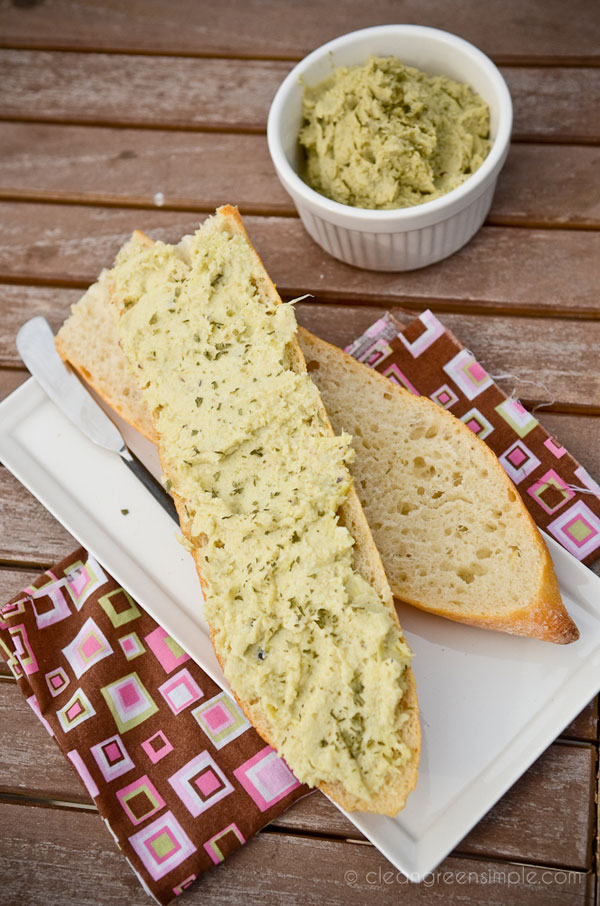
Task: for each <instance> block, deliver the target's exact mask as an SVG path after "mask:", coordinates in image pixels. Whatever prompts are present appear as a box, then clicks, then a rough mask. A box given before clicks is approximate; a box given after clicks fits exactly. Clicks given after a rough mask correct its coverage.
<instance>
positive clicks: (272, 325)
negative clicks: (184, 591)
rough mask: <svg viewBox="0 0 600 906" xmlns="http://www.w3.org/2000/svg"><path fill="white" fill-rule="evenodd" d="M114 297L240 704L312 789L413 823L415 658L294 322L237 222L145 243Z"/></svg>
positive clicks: (125, 258) (227, 212) (226, 211)
mask: <svg viewBox="0 0 600 906" xmlns="http://www.w3.org/2000/svg"><path fill="white" fill-rule="evenodd" d="M102 285H103V286H104V287H107V288H108V291H109V293H110V295H111V298H112V300H113V303H114V304H115V306H116V308H117V310H118V313H119V315H120V320H119V323H118V335H119V340H120V344H121V347H122V349H123V351H124V353H125V357H126V359H127V361H128V364H129V367H130V370H131V372H132V373H133V374H134V375H135V377H136V378H137V383H138V387H139V389H140V390H141V393H142V398H143V400H144V402H145V404H146V406H147V407H148V410H149V411H150V414H151V418H152V429H153V434H154V437H155V439H156V442H157V445H158V449H159V454H160V458H161V463H162V468H163V472H164V475H165V479H166V482H167V484H168V487H169V489H170V491H171V493H172V494H173V497H174V499H175V502H176V506H177V509H178V513H179V517H180V524H181V528H182V532H183V534H184V536H185V538H186V540H187V544H188V546H189V549H190V550H191V553H192V555H193V556H194V559H195V562H196V566H197V569H198V574H199V576H200V580H201V582H202V587H203V590H204V613H205V616H206V619H207V622H208V624H209V627H210V632H211V638H212V641H213V645H214V647H215V651H216V653H217V657H218V658H219V662H220V663H221V665H222V667H223V671H224V673H225V676H226V677H227V679H228V681H229V683H230V685H231V688H232V691H233V693H234V695H235V696H236V698H237V700H238V701H239V703H240V706H241V707H242V709H243V710H244V711H245V713H246V714H247V716H248V717H249V719H250V720H251V721H252V723H253V724H254V726H255V727H256V728H257V730H258V732H259V733H260V734H261V735H262V736H263V737H264V739H265V740H267V741H268V742H269V743H270V744H271V745H273V746H274V748H275V749H276V750H277V751H278V752H279V753H280V754H281V755H283V756H284V758H285V759H286V760H287V762H288V764H289V765H290V767H291V768H292V770H293V771H294V773H295V774H296V776H297V777H298V779H299V780H301V781H304V782H306V783H308V784H310V785H313V786H318V787H320V789H322V790H323V791H324V792H326V793H327V794H328V795H330V796H331V797H332V798H333V799H334V800H335V801H336V802H338V803H339V804H340V805H342V806H343V807H344V808H346V809H351V810H353V809H361V810H365V811H373V812H378V813H384V814H390V815H394V814H396V813H397V812H398V810H399V809H400V808H402V807H403V805H404V803H405V801H406V797H407V795H408V794H409V792H410V791H411V789H412V788H413V787H414V785H415V782H416V776H417V763H418V756H419V747H420V730H419V722H418V708H417V700H416V693H415V682H414V676H413V673H412V669H411V666H410V661H411V654H410V650H409V648H408V645H407V643H406V641H405V639H404V637H403V635H402V631H401V628H400V624H399V622H398V618H397V615H396V611H395V608H394V605H393V599H392V594H391V591H390V588H389V585H388V583H387V579H386V576H385V573H384V570H383V566H382V564H381V560H380V557H379V554H378V553H377V549H376V547H375V545H374V543H373V540H372V537H371V534H370V531H369V528H368V524H367V521H366V519H365V517H364V514H363V511H362V508H361V506H360V503H359V501H358V498H357V496H356V493H355V491H354V489H353V486H352V481H351V478H350V475H349V473H348V470H347V468H346V462H347V461H349V460H350V459H351V456H352V450H351V448H350V446H349V443H350V438H349V436H348V435H347V434H342V435H339V436H336V435H335V434H334V433H333V430H332V428H331V425H330V423H329V421H328V418H327V414H326V411H325V409H324V407H323V403H322V401H321V399H320V396H319V392H318V390H317V388H316V386H315V384H314V383H313V382H312V380H311V379H310V376H309V375H308V374H307V372H306V366H305V362H304V358H303V356H302V352H301V350H300V348H299V346H298V343H297V340H296V323H295V317H294V312H293V307H292V306H290V305H284V304H283V303H282V302H281V300H280V298H279V296H278V294H277V292H276V290H275V288H274V286H273V284H272V283H271V281H270V280H269V278H268V276H267V274H266V272H265V270H264V268H263V266H262V264H261V262H260V259H259V258H258V256H257V254H256V252H255V251H254V249H253V248H252V246H251V244H250V242H249V240H248V238H247V236H246V233H245V230H244V228H243V226H242V223H241V220H240V218H239V215H238V213H237V211H236V210H235V209H232V208H229V207H227V208H221V209H220V210H219V211H218V212H217V215H216V216H215V217H213V218H209V219H208V220H207V221H205V223H204V224H203V225H202V227H201V228H200V229H199V230H198V231H197V233H196V234H195V235H194V236H190V237H186V239H185V240H183V241H182V243H180V244H179V246H177V247H175V246H168V245H165V244H164V243H156V244H152V243H149V242H148V241H147V240H146V239H145V237H143V236H141V235H139V234H138V235H137V236H134V237H133V239H132V240H131V241H130V242H129V243H128V244H127V245H126V246H125V247H124V248H123V249H122V250H121V252H120V253H119V256H118V258H117V261H116V264H115V266H114V268H113V269H112V270H111V271H110V272H108V273H107V274H106V275H105V276H104V277H103V278H102ZM88 300H89V296H88ZM64 338H65V334H64V333H63V335H62V338H61V339H59V348H61V347H62V348H63V351H64V345H63V344H64Z"/></svg>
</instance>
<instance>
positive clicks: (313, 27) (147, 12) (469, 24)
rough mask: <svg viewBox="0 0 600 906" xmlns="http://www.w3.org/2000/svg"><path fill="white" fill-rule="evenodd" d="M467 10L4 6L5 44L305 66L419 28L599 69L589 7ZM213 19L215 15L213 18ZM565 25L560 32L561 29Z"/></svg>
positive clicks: (312, 4)
mask: <svg viewBox="0 0 600 906" xmlns="http://www.w3.org/2000/svg"><path fill="white" fill-rule="evenodd" d="M566 12H567V11H566V10H565V6H564V4H563V3H562V2H561V0H544V2H543V3H539V2H538V3H532V2H528V3H523V2H522V0H502V3H498V2H494V3H493V4H491V8H490V7H488V9H486V10H485V13H484V12H483V10H482V6H481V3H478V2H477V0H462V2H461V3H460V5H457V4H448V3H446V2H444V0H428V2H422V0H402V2H401V3H398V2H396V0H373V2H371V3H369V4H368V5H365V4H364V3H363V2H361V0H344V2H341V3H327V4H323V3H320V2H318V0H308V2H306V3H303V4H298V3H296V2H294V0H230V2H228V3H227V4H222V5H221V6H219V5H214V4H212V3H211V4H210V5H207V4H206V3H205V2H200V3H198V2H195V0H179V2H178V3H177V4H173V5H172V6H171V7H170V8H169V10H168V12H167V11H166V10H165V5H164V3H162V2H161V0H130V2H128V3H127V6H121V5H120V4H118V3H116V2H111V0H102V2H90V0H55V2H53V3H52V4H51V5H49V4H45V3H40V2H35V0H16V2H12V3H11V2H9V0H3V2H2V4H1V5H0V37H1V42H2V45H5V46H9V47H68V48H77V49H86V50H110V51H115V50H126V51H133V52H136V53H168V54H186V55H190V56H196V55H198V56H200V55H203V54H204V55H215V54H216V55H224V56H236V57H252V58H257V57H280V58H286V59H293V60H295V59H299V58H300V57H302V56H304V54H306V53H308V52H309V51H310V50H313V49H314V48H315V47H317V46H318V45H319V44H323V43H324V42H325V41H329V40H330V39H331V38H334V37H336V36H337V35H340V34H344V33H346V32H349V31H353V30H354V29H357V28H365V27H367V26H370V25H386V24H388V23H390V22H406V23H418V24H419V25H429V26H432V27H434V28H442V29H446V30H448V31H451V32H454V33H456V34H459V35H461V36H462V37H463V38H466V40H467V41H472V42H473V43H474V44H476V45H477V46H479V47H480V48H481V49H482V50H483V51H484V52H485V53H487V54H489V55H491V56H492V57H493V58H494V59H495V60H496V61H508V62H513V61H520V60H522V61H524V62H527V63H529V62H531V61H532V60H534V61H536V62H540V63H556V62H557V61H561V60H566V61H569V62H571V63H586V62H593V63H596V62H598V60H599V59H600V23H599V22H598V18H597V16H596V17H595V16H594V15H593V13H594V4H593V3H590V2H589V0H573V2H571V3H569V6H568V14H566ZM208 13H210V15H208ZM557 23H560V26H558V25H557Z"/></svg>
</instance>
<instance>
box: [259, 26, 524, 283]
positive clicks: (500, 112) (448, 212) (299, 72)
mask: <svg viewBox="0 0 600 906" xmlns="http://www.w3.org/2000/svg"><path fill="white" fill-rule="evenodd" d="M371 54H376V55H381V56H391V55H393V56H396V57H399V58H400V59H401V60H402V61H403V62H404V63H408V64H409V65H411V66H416V67H418V68H419V69H422V70H424V71H425V72H428V73H431V74H432V75H434V74H435V75H447V76H449V77H450V78H452V79H455V80H456V81H458V82H466V83H467V84H469V85H471V87H472V88H474V89H475V91H477V92H478V93H479V94H480V95H481V97H482V98H483V99H484V100H485V101H487V103H488V105H489V108H490V115H491V136H492V139H493V145H492V148H491V150H490V153H489V154H488V156H487V157H486V159H485V161H484V162H483V164H482V165H481V167H480V168H479V169H478V170H477V171H476V172H475V173H474V174H473V175H472V176H470V177H469V178H468V179H467V180H466V181H465V182H464V183H463V184H462V185H461V186H459V187H458V188H457V189H453V190H452V191H451V192H448V194H447V195H443V196H442V197H441V198H436V199H435V200H434V201H427V202H425V203H424V204H421V205H417V206H415V207H411V208H398V209H396V210H390V211H376V210H368V209H365V208H355V207H351V206H350V205H344V204H340V203H339V202H337V201H331V200H330V199H329V198H326V197H325V196H324V195H321V194H320V193H319V192H316V191H315V190H314V189H311V188H310V186H308V185H307V184H306V183H305V182H304V180H302V179H301V178H300V176H299V175H298V170H299V162H300V148H299V145H298V133H299V132H300V126H301V122H302V93H303V84H302V83H304V84H316V83H318V82H320V81H321V80H323V79H325V78H326V77H327V76H328V75H329V74H330V73H331V71H332V69H333V68H335V67H336V66H352V65H354V64H357V63H363V62H365V61H366V59H367V58H368V57H369V56H370V55H371ZM511 128H512V103H511V99H510V94H509V91H508V88H507V86H506V82H505V81H504V79H503V78H502V76H501V75H500V72H499V71H498V69H497V68H496V66H494V64H493V63H492V61H491V60H490V59H489V58H488V57H486V56H485V54H483V53H482V52H481V51H480V50H478V49H477V48H476V47H473V45H472V44H469V43H468V42H467V41H463V39H462V38H458V37H456V35H451V34H449V33H448V32H445V31H440V30H439V29H437V28H425V27H423V26H420V25H381V26H376V27H374V28H364V29H361V30H360V31H355V32H351V33H350V34H348V35H343V36H342V37H340V38H335V39H334V40H333V41H329V42H328V43H327V44H324V45H323V46H322V47H319V48H318V49H317V50H315V51H313V52H312V53H311V54H309V55H308V56H307V57H305V58H304V59H303V60H302V61H301V62H300V63H298V65H297V66H295V67H294V68H293V69H292V71H291V72H290V74H289V75H288V76H287V77H286V79H285V80H284V81H283V82H282V84H281V86H280V87H279V90H278V91H277V94H276V95H275V98H274V99H273V103H272V105H271V109H270V111H269V120H268V125H267V139H268V143H269V152H270V154H271V158H272V160H273V164H274V165H275V170H276V171H277V175H278V176H279V179H280V180H281V183H282V184H283V187H284V188H285V189H286V190H287V192H289V194H290V195H291V197H292V199H293V201H294V204H295V205H296V208H297V210H298V213H299V215H300V217H301V219H302V223H303V224H304V226H305V227H306V229H307V231H308V233H309V234H310V235H311V236H312V238H313V239H314V240H315V242H318V243H319V245H320V246H322V248H324V249H325V251H327V252H329V254H330V255H333V256H334V257H335V258H339V259H340V260H341V261H345V262H346V263H347V264H353V265H356V266H357V267H364V268H370V269H371V270H378V271H405V270H414V269H415V268H418V267H425V266H426V265H428V264H433V263H434V262H435V261H440V260H441V259H442V258H447V257H448V255H451V254H452V253H453V252H455V251H457V249H459V248H461V246H463V245H465V243H466V242H468V241H469V239H471V237H472V236H473V235H474V234H475V233H476V232H477V230H478V229H479V227H480V226H481V224H482V223H483V221H484V220H485V217H486V214H487V212H488V211H489V209H490V205H491V203H492V197H493V194H494V189H495V187H496V180H497V178H498V174H499V173H500V170H501V169H502V166H503V164H504V161H505V160H506V155H507V153H508V146H509V142H510V132H511Z"/></svg>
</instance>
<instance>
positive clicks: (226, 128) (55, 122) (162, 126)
mask: <svg viewBox="0 0 600 906" xmlns="http://www.w3.org/2000/svg"><path fill="white" fill-rule="evenodd" d="M0 49H1V48H0ZM519 68H522V67H519ZM532 68H533V67H532ZM582 68H588V67H583V66H582ZM599 68H600V67H599ZM0 123H31V124H34V125H35V124H39V125H46V126H48V125H50V126H87V127H89V128H90V129H94V128H99V129H138V130H150V131H160V132H192V133H208V134H213V133H215V132H219V133H223V134H225V135H266V129H265V127H264V126H258V125H257V126H250V125H247V126H232V125H230V124H229V123H226V122H223V123H203V124H189V125H188V124H186V123H164V122H162V121H161V122H156V123H152V122H144V123H137V122H114V120H108V119H107V120H104V119H96V120H87V119H79V118H78V117H77V116H73V117H69V118H68V119H67V118H65V117H51V116H45V117H43V118H41V117H39V116H2V115H0ZM511 142H512V144H514V145H518V144H523V145H529V144H545V145H575V146H576V145H585V146H586V147H598V146H600V139H598V138H591V137H588V136H585V135H576V136H571V135H560V134H558V135H548V136H546V135H538V134H537V133H532V134H531V135H528V134H526V133H523V134H520V135H518V136H513V137H512V138H511Z"/></svg>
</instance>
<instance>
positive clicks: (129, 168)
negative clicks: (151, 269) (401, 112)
mask: <svg viewBox="0 0 600 906" xmlns="http://www.w3.org/2000/svg"><path fill="white" fill-rule="evenodd" d="M0 133H1V135H2V143H3V152H4V153H3V155H2V157H1V158H0V197H4V198H15V199H29V200H38V199H44V200H48V201H70V202H76V203H77V202H85V203H90V204H103V205H136V206H145V207H153V206H154V205H155V203H156V202H155V196H156V194H157V192H160V193H161V194H162V201H163V204H164V206H165V207H166V208H171V209H185V210H190V211H192V210H193V211H210V210H212V209H213V208H215V207H217V205H219V204H220V203H221V202H222V200H223V199H224V198H229V197H231V198H235V200H236V203H237V204H239V205H240V206H241V207H242V208H243V209H244V210H245V211H248V212H250V213H259V214H280V213H281V214H288V215H295V208H294V205H293V203H292V200H291V198H290V197H289V196H288V195H287V193H286V192H285V191H284V189H283V188H282V186H281V184H280V182H279V180H278V178H277V176H276V174H275V170H274V168H273V165H272V163H271V159H270V157H269V153H268V150H267V142H266V139H265V137H264V136H262V135H231V134H230V133H215V134H204V133H189V132H172V131H162V130H155V129H147V130H144V131H143V132H140V130H137V129H104V128H95V129H90V128H87V127H85V126H57V125H48V124H43V123H4V124H3V125H2V126H1V127H0ZM599 167H600V148H596V147H586V146H577V145H575V146H571V145H553V146H551V147H550V146H548V145H544V144H530V145H529V144H514V145H512V147H511V150H510V153H509V156H508V160H507V162H506V166H505V168H504V170H503V171H502V174H501V176H500V180H499V183H498V190H497V193H496V197H495V200H494V204H493V206H492V210H491V212H490V216H489V217H488V222H489V223H493V224H510V225H525V226H528V225H533V226H586V227H593V226H599V225H600V193H594V192H593V191H592V192H591V191H590V173H592V172H595V171H597V170H598V168H599ZM141 216H143V215H141Z"/></svg>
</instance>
